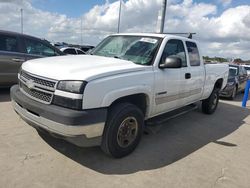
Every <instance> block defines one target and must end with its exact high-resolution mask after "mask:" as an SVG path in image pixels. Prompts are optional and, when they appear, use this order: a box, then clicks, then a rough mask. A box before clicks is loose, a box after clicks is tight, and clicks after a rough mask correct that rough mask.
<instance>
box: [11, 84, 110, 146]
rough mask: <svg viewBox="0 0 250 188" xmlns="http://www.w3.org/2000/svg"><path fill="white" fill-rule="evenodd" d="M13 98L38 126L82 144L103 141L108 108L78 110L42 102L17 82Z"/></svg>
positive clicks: (26, 118) (22, 114)
mask: <svg viewBox="0 0 250 188" xmlns="http://www.w3.org/2000/svg"><path fill="white" fill-rule="evenodd" d="M11 100H12V105H13V107H14V109H15V111H16V112H17V113H18V114H19V116H20V117H21V118H22V119H23V120H24V121H26V122H27V123H28V124H29V125H31V126H33V127H34V128H36V129H38V130H45V131H46V132H48V133H50V134H51V135H52V136H54V137H59V138H62V139H65V140H67V141H69V142H71V143H73V144H75V145H78V146H82V147H88V146H96V145H100V144H101V138H102V134H103V130H104V125H105V121H106V116H107V109H106V108H101V109H94V110H85V111H76V110H71V109H67V108H63V107H59V106H56V105H46V104H42V103H39V102H37V101H35V100H33V99H31V98H29V97H27V96H26V95H24V94H23V93H22V92H21V91H20V89H19V87H18V85H15V86H13V87H12V88H11Z"/></svg>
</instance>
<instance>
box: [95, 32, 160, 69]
mask: <svg viewBox="0 0 250 188" xmlns="http://www.w3.org/2000/svg"><path fill="white" fill-rule="evenodd" d="M160 41H161V39H160V38H156V37H145V36H111V37H108V38H106V39H105V40H104V41H103V42H101V43H100V44H99V45H98V46H97V47H96V48H95V49H94V50H93V51H92V53H91V54H93V55H98V56H105V57H114V58H119V59H124V60H128V61H132V62H134V63H136V64H140V65H151V64H152V61H153V59H154V57H155V54H156V52H157V49H158V47H159V45H160Z"/></svg>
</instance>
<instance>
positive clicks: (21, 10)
mask: <svg viewBox="0 0 250 188" xmlns="http://www.w3.org/2000/svg"><path fill="white" fill-rule="evenodd" d="M20 12H21V33H23V9H22V8H21V9H20Z"/></svg>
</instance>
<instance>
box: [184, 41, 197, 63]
mask: <svg viewBox="0 0 250 188" xmlns="http://www.w3.org/2000/svg"><path fill="white" fill-rule="evenodd" d="M186 45H187V50H188V56H189V61H190V65H191V66H200V64H201V63H200V54H199V50H198V47H197V45H196V44H195V43H194V42H189V41H187V42H186Z"/></svg>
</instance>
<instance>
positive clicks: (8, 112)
mask: <svg viewBox="0 0 250 188" xmlns="http://www.w3.org/2000/svg"><path fill="white" fill-rule="evenodd" d="M242 97H243V95H239V96H238V97H237V99H236V100H235V101H230V100H226V99H223V100H220V104H219V106H218V109H217V111H216V113H215V114H213V115H205V114H202V113H201V112H200V109H197V110H195V111H192V112H189V113H187V114H185V115H183V116H180V117H177V118H175V119H171V120H169V121H167V122H166V123H164V125H162V126H161V127H160V129H158V131H156V132H154V133H149V134H145V135H144V136H143V138H142V141H141V143H140V145H139V146H138V148H137V149H136V150H135V152H133V153H132V154H131V155H129V156H127V157H125V158H122V159H112V158H110V157H108V156H106V155H105V154H104V153H102V151H101V150H100V149H99V147H93V148H79V147H76V146H74V145H72V144H69V143H67V142H66V141H63V140H60V139H55V138H52V137H50V136H48V135H46V134H38V132H37V131H36V130H35V129H33V128H32V127H30V126H28V125H27V124H26V123H24V122H23V121H22V120H21V119H20V118H19V117H18V115H17V114H16V113H15V112H14V111H13V109H12V106H11V102H10V97H9V90H8V89H0V187H4V188H15V187H17V188H36V187H38V188H47V187H49V188H53V187H56V188H68V187H69V188H71V187H81V188H85V187H86V188H88V187H93V188H99V187H101V188H113V187H114V188H117V187H119V188H123V187H129V188H137V187H138V188H139V187H144V188H147V187H149V188H151V187H152V188H156V187H157V188H161V187H162V188H166V187H171V188H211V187H218V188H219V187H225V188H241V187H242V188H249V187H250V168H249V167H250V116H249V115H250V110H249V105H250V102H249V104H248V108H246V109H244V108H242V107H241V99H242Z"/></svg>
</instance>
